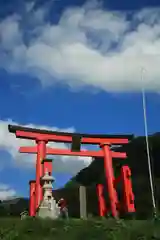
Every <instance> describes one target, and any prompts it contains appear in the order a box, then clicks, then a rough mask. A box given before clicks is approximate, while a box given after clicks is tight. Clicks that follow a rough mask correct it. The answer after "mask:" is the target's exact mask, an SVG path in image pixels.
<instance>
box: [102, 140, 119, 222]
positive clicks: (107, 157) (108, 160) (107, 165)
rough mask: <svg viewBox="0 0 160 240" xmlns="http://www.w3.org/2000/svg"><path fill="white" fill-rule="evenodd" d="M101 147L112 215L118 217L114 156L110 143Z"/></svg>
mask: <svg viewBox="0 0 160 240" xmlns="http://www.w3.org/2000/svg"><path fill="white" fill-rule="evenodd" d="M101 147H102V149H103V151H104V170H105V176H106V181H107V188H108V194H109V199H110V206H111V212H112V216H113V217H114V218H118V211H117V194H116V190H115V188H114V173H113V166H112V156H111V151H110V146H109V144H101Z"/></svg>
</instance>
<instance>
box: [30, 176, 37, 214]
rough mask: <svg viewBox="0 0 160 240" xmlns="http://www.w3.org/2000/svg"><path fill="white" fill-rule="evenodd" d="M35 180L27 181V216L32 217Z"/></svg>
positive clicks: (34, 212) (33, 212)
mask: <svg viewBox="0 0 160 240" xmlns="http://www.w3.org/2000/svg"><path fill="white" fill-rule="evenodd" d="M35 183H36V181H35V180H31V181H30V182H29V185H30V191H29V216H31V217H34V216H35V214H36V211H35V210H36V209H35Z"/></svg>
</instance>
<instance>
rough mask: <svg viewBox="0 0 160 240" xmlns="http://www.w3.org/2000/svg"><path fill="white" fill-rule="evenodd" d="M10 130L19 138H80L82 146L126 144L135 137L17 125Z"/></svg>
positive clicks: (67, 140) (68, 140) (66, 141)
mask: <svg viewBox="0 0 160 240" xmlns="http://www.w3.org/2000/svg"><path fill="white" fill-rule="evenodd" d="M8 130H9V132H11V133H15V134H16V137H18V138H23V139H24V138H25V139H32V140H40V141H54V142H65V143H71V142H72V141H73V139H74V138H79V139H80V142H81V143H82V144H100V143H105V142H108V143H110V144H114V145H116V144H126V143H128V141H129V140H131V139H132V138H133V135H106V134H83V133H68V132H58V131H49V130H42V129H36V128H28V127H22V126H17V125H8Z"/></svg>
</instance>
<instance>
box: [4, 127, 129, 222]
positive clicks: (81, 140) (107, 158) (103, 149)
mask: <svg viewBox="0 0 160 240" xmlns="http://www.w3.org/2000/svg"><path fill="white" fill-rule="evenodd" d="M8 129H9V132H11V133H14V134H15V135H16V137H17V138H23V139H30V140H35V143H36V146H33V147H20V149H19V151H20V152H21V153H36V154H37V160H36V183H35V211H36V210H37V208H38V207H39V204H40V202H41V200H42V186H41V177H42V176H43V174H44V171H45V169H46V168H47V169H48V170H49V172H52V166H51V163H49V162H47V161H46V160H45V159H46V156H47V155H48V154H49V155H68V156H86V157H87V156H89V157H103V158H104V171H105V177H106V185H107V189H108V194H109V199H110V209H111V213H112V215H113V217H115V218H116V217H118V214H119V213H118V209H117V204H118V198H117V193H116V190H115V184H114V181H115V178H114V173H113V166H112V159H113V158H122V159H123V158H126V153H121V152H114V151H112V150H111V148H110V147H111V146H112V145H119V144H127V143H128V142H129V140H130V139H132V137H133V136H132V135H98V134H79V133H67V132H57V131H48V130H41V129H35V128H26V127H21V126H14V125H9V126H8ZM51 141H53V142H63V143H71V144H72V147H71V149H70V150H69V149H67V150H66V149H54V148H50V147H48V146H47V143H48V142H51ZM81 144H93V145H99V146H100V150H98V151H88V150H81ZM123 172H125V173H126V172H127V171H126V170H125V171H123ZM127 173H128V174H129V172H127ZM123 182H124V186H125V187H124V191H127V193H126V195H124V199H125V203H126V204H129V201H130V200H129V197H128V196H131V195H132V194H131V192H132V191H131V185H130V187H129V184H131V183H130V181H128V180H127V178H126V175H125V174H124V173H123ZM101 188H102V186H99V187H98V196H99V206H100V209H101V210H100V215H104V212H105V211H104V201H102V196H101V192H102V189H101ZM132 197H133V196H132ZM127 206H129V205H127ZM31 209H33V205H32V206H31ZM102 209H103V213H102ZM126 209H127V210H130V209H131V207H127V208H126ZM132 210H133V209H132ZM32 212H33V210H32Z"/></svg>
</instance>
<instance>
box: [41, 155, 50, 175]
mask: <svg viewBox="0 0 160 240" xmlns="http://www.w3.org/2000/svg"><path fill="white" fill-rule="evenodd" d="M42 164H43V174H45V172H46V171H47V172H48V173H49V175H52V159H47V158H46V159H43V161H42Z"/></svg>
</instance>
